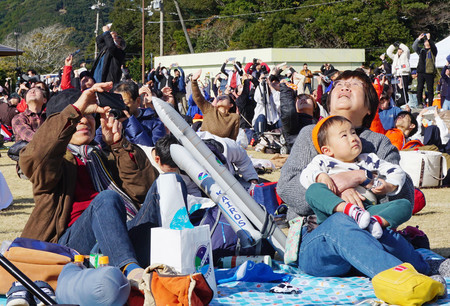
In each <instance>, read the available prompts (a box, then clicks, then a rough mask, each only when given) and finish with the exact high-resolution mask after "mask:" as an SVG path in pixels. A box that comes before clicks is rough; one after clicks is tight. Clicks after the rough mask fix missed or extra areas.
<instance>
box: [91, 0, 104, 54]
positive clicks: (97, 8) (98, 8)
mask: <svg viewBox="0 0 450 306" xmlns="http://www.w3.org/2000/svg"><path fill="white" fill-rule="evenodd" d="M102 6H105V4H104V3H101V2H100V0H98V2H97V4H94V5H93V6H91V10H97V20H96V22H95V31H94V33H95V38H97V35H98V22H99V15H100V8H101V7H102ZM97 53H98V50H97V42H96V43H95V58H97Z"/></svg>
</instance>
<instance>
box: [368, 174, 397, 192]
mask: <svg viewBox="0 0 450 306" xmlns="http://www.w3.org/2000/svg"><path fill="white" fill-rule="evenodd" d="M378 182H380V183H381V184H380V185H378V186H377V187H373V188H372V189H370V191H372V192H373V193H374V194H376V195H385V194H388V193H392V192H394V191H395V190H397V188H398V186H396V185H393V184H391V183H388V182H386V181H385V180H383V179H380V178H379V179H378Z"/></svg>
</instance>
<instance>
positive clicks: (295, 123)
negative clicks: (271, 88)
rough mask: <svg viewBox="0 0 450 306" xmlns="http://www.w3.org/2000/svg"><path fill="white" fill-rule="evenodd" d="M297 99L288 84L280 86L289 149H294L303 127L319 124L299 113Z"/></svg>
mask: <svg viewBox="0 0 450 306" xmlns="http://www.w3.org/2000/svg"><path fill="white" fill-rule="evenodd" d="M296 98H297V95H296V92H295V91H294V90H293V89H291V88H289V87H288V86H286V84H281V85H280V112H281V124H282V126H283V134H284V137H285V139H286V141H287V144H288V147H289V148H291V147H292V145H293V144H294V142H295V139H296V138H297V135H298V133H300V130H301V129H302V128H303V127H305V126H307V125H310V124H314V123H316V122H317V121H316V120H315V119H314V118H313V117H311V116H310V115H307V114H301V113H297V109H296V107H295V101H296Z"/></svg>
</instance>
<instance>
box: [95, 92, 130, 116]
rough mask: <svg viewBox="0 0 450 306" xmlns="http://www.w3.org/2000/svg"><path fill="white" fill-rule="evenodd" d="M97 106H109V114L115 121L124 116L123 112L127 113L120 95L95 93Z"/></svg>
mask: <svg viewBox="0 0 450 306" xmlns="http://www.w3.org/2000/svg"><path fill="white" fill-rule="evenodd" d="M95 94H96V97H97V104H98V105H99V106H101V107H105V106H109V107H110V108H111V110H110V113H111V114H113V115H114V117H115V118H116V119H119V118H122V117H124V116H125V114H124V113H123V111H124V110H127V111H128V107H127V106H126V105H125V103H124V102H123V99H122V95H120V94H116V93H112V92H96V93H95Z"/></svg>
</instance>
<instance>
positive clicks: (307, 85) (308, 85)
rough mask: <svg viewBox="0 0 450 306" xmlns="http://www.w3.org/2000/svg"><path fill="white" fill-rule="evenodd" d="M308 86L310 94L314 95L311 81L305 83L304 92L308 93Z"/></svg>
mask: <svg viewBox="0 0 450 306" xmlns="http://www.w3.org/2000/svg"><path fill="white" fill-rule="evenodd" d="M306 87H308V92H309V94H310V95H312V92H313V90H312V87H311V83H305V84H303V93H305V94H306Z"/></svg>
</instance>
